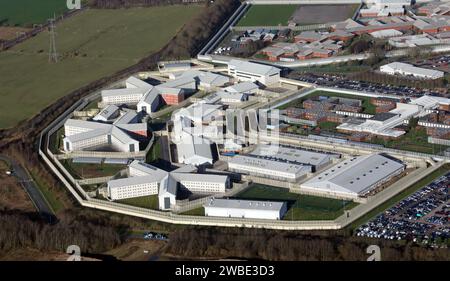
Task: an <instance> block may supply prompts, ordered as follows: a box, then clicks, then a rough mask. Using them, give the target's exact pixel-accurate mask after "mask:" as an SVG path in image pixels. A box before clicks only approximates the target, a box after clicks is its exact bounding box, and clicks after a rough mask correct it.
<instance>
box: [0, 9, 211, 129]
mask: <svg viewBox="0 0 450 281" xmlns="http://www.w3.org/2000/svg"><path fill="white" fill-rule="evenodd" d="M202 9H203V6H198V5H189V6H165V7H152V8H130V9H122V10H121V9H118V10H95V9H92V10H88V11H85V12H83V13H81V14H79V15H76V16H74V17H71V18H68V19H66V20H65V21H63V22H61V23H60V24H59V25H58V26H57V28H56V31H57V38H56V47H57V50H58V53H59V55H60V61H59V62H58V63H57V64H51V63H48V53H47V52H48V48H49V47H48V42H49V35H48V33H46V32H44V33H40V34H39V35H37V36H36V37H34V38H31V39H30V40H27V41H25V42H24V43H22V44H19V45H17V46H15V47H14V48H12V49H10V50H8V51H6V52H2V53H0V128H5V127H11V126H14V125H15V124H17V123H18V122H19V121H21V120H24V119H28V118H30V117H32V116H33V115H35V114H37V113H38V112H39V111H40V110H42V109H43V108H44V107H46V106H48V105H50V104H51V103H53V102H54V101H55V100H57V99H58V98H60V97H62V96H64V95H67V94H68V93H69V92H70V91H73V90H75V89H77V88H79V87H81V86H83V85H86V84H87V83H89V82H91V81H94V80H96V79H99V78H101V77H104V76H106V75H110V74H112V73H114V72H116V71H118V70H120V69H123V68H125V67H128V66H130V65H133V64H134V63H136V62H138V61H139V59H141V58H142V57H144V56H146V55H149V54H151V53H152V52H155V51H157V50H159V49H160V48H161V47H163V46H164V44H166V43H167V42H168V41H169V40H170V39H171V38H172V37H173V36H174V35H175V33H176V32H177V31H178V30H179V29H180V28H181V27H182V25H183V24H184V23H185V22H187V21H188V20H189V19H191V18H192V17H193V16H195V15H197V14H198V13H200V12H201V11H202ZM0 10H1V9H0Z"/></svg>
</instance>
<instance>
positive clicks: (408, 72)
mask: <svg viewBox="0 0 450 281" xmlns="http://www.w3.org/2000/svg"><path fill="white" fill-rule="evenodd" d="M380 71H381V72H383V73H387V74H390V75H395V74H400V75H404V76H413V77H416V78H420V79H439V78H442V77H444V72H442V71H439V70H432V69H426V68H422V67H416V66H413V65H411V64H407V63H403V62H392V63H389V64H385V65H382V66H381V67H380Z"/></svg>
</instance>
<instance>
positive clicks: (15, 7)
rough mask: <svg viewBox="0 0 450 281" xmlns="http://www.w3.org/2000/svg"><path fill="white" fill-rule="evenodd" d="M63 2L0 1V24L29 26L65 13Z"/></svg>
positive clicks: (44, 0) (55, 0) (63, 0)
mask: <svg viewBox="0 0 450 281" xmlns="http://www.w3.org/2000/svg"><path fill="white" fill-rule="evenodd" d="M66 2H67V1H65V0H14V1H11V0H0V23H2V24H8V25H17V26H29V25H32V24H35V23H45V22H46V21H47V20H48V19H49V18H51V17H53V15H54V14H55V15H57V16H58V15H60V14H62V13H64V12H65V11H67V5H66Z"/></svg>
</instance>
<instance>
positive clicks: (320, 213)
mask: <svg viewBox="0 0 450 281" xmlns="http://www.w3.org/2000/svg"><path fill="white" fill-rule="evenodd" d="M235 197H236V198H242V199H252V200H274V201H287V202H288V212H287V213H286V215H285V216H284V217H283V219H284V220H333V219H335V218H337V217H339V216H340V215H342V214H344V207H345V209H346V210H349V209H351V208H353V207H355V206H356V205H357V203H354V202H352V201H343V200H337V199H331V198H323V197H318V196H310V195H301V194H297V193H291V192H289V191H288V190H287V189H283V188H278V187H273V186H267V185H259V184H254V185H252V186H251V187H249V188H248V189H246V190H244V191H242V192H240V193H238V194H237V195H236V196H235Z"/></svg>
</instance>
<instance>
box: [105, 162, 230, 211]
mask: <svg viewBox="0 0 450 281" xmlns="http://www.w3.org/2000/svg"><path fill="white" fill-rule="evenodd" d="M195 171H196V169H195V167H192V166H187V168H186V167H182V168H179V169H176V170H174V171H172V172H166V171H164V170H161V169H158V168H156V167H154V166H152V165H149V164H146V163H143V162H139V161H137V160H135V161H133V162H132V163H131V164H130V165H129V167H128V173H129V177H128V178H121V179H113V180H110V181H108V185H107V192H108V197H109V198H110V199H111V200H121V199H127V198H134V197H142V196H148V195H156V194H158V201H159V208H160V209H162V210H166V209H170V208H171V207H172V206H174V205H175V204H176V194H177V190H178V188H182V189H185V190H188V191H190V192H192V193H199V194H215V193H224V192H225V191H226V189H227V188H228V187H229V186H230V180H229V178H228V176H224V175H213V174H197V173H194V172H195Z"/></svg>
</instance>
